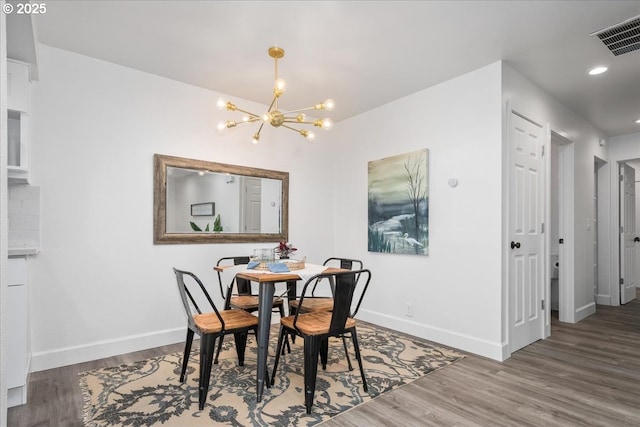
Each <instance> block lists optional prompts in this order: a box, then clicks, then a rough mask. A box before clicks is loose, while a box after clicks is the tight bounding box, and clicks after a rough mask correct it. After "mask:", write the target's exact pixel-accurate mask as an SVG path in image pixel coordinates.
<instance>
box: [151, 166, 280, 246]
mask: <svg viewBox="0 0 640 427" xmlns="http://www.w3.org/2000/svg"><path fill="white" fill-rule="evenodd" d="M153 161H154V180H153V181H154V183H153V185H154V197H153V221H154V223H153V230H154V231H153V243H154V244H191V243H245V242H256V243H257V242H280V241H287V240H288V235H289V173H288V172H281V171H274V170H268V169H258V168H251V167H245V166H236V165H228V164H224V163H215V162H208V161H204V160H195V159H187V158H182V157H173V156H166V155H162V154H155V155H154V160H153Z"/></svg>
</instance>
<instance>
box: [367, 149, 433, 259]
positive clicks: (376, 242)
mask: <svg viewBox="0 0 640 427" xmlns="http://www.w3.org/2000/svg"><path fill="white" fill-rule="evenodd" d="M369 252H388V253H395V254H414V255H428V254H429V151H428V150H426V149H424V150H418V151H414V152H411V153H406V154H400V155H398V156H393V157H387V158H384V159H381V160H374V161H371V162H369Z"/></svg>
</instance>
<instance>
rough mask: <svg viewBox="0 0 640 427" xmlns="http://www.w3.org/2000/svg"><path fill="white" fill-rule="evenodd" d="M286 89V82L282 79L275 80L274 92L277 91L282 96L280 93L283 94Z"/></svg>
mask: <svg viewBox="0 0 640 427" xmlns="http://www.w3.org/2000/svg"><path fill="white" fill-rule="evenodd" d="M286 88H287V82H286V81H285V80H284V79H278V80H276V83H275V89H276V91H278V92H279V93H280V94H282V93H284V91H285V89H286Z"/></svg>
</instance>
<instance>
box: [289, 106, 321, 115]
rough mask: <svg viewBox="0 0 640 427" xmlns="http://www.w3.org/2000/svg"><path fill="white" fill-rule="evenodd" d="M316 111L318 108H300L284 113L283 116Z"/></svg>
mask: <svg viewBox="0 0 640 427" xmlns="http://www.w3.org/2000/svg"><path fill="white" fill-rule="evenodd" d="M315 109H316V107H307V108H300V109H299V110H291V111H283V112H282V114H292V113H299V112H301V111H309V110H315Z"/></svg>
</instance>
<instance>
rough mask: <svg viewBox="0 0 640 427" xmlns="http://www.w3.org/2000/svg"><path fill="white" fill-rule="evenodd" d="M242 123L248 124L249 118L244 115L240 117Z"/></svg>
mask: <svg viewBox="0 0 640 427" xmlns="http://www.w3.org/2000/svg"><path fill="white" fill-rule="evenodd" d="M242 121H243V122H245V123H246V122H248V121H249V116H247V115H246V114H245V115H244V116H242Z"/></svg>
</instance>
